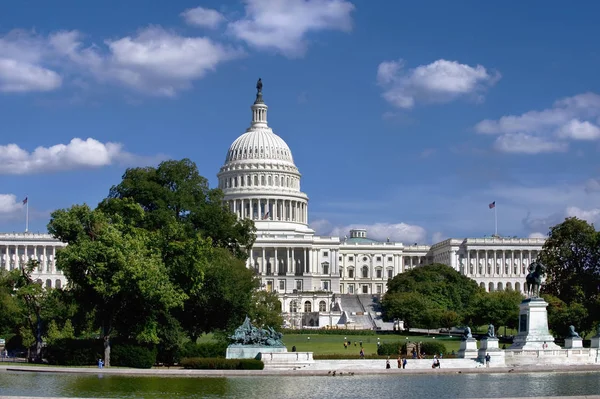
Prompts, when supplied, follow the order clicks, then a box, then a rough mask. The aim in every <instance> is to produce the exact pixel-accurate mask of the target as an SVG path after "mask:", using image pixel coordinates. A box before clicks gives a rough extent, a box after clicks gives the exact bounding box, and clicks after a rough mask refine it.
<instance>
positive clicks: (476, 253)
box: [475, 250, 479, 275]
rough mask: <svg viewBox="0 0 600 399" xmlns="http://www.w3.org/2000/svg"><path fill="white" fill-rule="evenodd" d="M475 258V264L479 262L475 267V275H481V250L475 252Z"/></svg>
mask: <svg viewBox="0 0 600 399" xmlns="http://www.w3.org/2000/svg"><path fill="white" fill-rule="evenodd" d="M475 258H476V259H475V262H477V264H476V265H475V275H479V250H477V251H475Z"/></svg>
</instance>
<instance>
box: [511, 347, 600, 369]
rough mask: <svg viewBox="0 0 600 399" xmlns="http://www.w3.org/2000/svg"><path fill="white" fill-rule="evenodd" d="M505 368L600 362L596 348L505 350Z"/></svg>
mask: <svg viewBox="0 0 600 399" xmlns="http://www.w3.org/2000/svg"><path fill="white" fill-rule="evenodd" d="M504 352H505V362H506V365H507V366H532V365H549V364H552V365H561V364H564V365H569V364H573V365H575V364H598V363H599V362H600V359H599V356H600V353H599V350H598V349H597V348H578V349H556V350H541V349H540V350H519V349H506V350H505V351H504Z"/></svg>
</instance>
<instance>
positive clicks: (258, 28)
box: [229, 0, 355, 57]
mask: <svg viewBox="0 0 600 399" xmlns="http://www.w3.org/2000/svg"><path fill="white" fill-rule="evenodd" d="M245 3H246V7H245V8H246V15H245V17H244V18H243V19H240V20H238V21H234V22H231V23H230V24H229V31H230V32H231V33H232V34H233V35H234V36H235V37H237V38H238V39H240V40H243V41H245V42H246V43H248V44H249V45H251V46H253V47H256V48H258V49H263V50H275V51H277V52H280V53H282V54H283V55H285V56H287V57H300V56H302V55H304V53H305V52H306V49H307V47H308V43H307V38H306V36H307V35H308V34H309V33H314V32H318V31H324V30H337V31H343V32H350V31H351V30H352V16H351V14H352V11H354V8H355V7H354V5H353V4H352V3H350V2H349V1H345V0H245Z"/></svg>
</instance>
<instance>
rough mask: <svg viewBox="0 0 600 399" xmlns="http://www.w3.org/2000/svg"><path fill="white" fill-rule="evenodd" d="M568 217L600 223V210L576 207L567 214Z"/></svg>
mask: <svg viewBox="0 0 600 399" xmlns="http://www.w3.org/2000/svg"><path fill="white" fill-rule="evenodd" d="M565 214H566V216H567V217H573V216H574V217H576V218H579V219H583V220H587V221H588V222H589V223H598V222H600V208H592V209H581V208H578V207H576V206H570V207H568V208H567V210H566V212H565Z"/></svg>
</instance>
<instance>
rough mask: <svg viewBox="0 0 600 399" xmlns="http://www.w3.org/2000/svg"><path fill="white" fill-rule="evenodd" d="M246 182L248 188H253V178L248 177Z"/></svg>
mask: <svg viewBox="0 0 600 399" xmlns="http://www.w3.org/2000/svg"><path fill="white" fill-rule="evenodd" d="M246 180H247V184H248V186H251V185H252V177H251V176H248V178H247V179H246Z"/></svg>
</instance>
